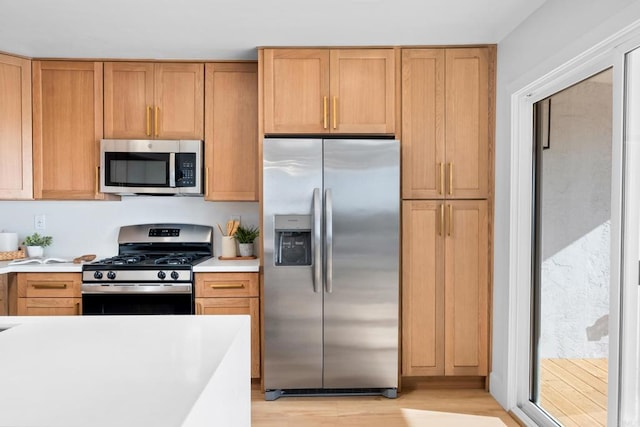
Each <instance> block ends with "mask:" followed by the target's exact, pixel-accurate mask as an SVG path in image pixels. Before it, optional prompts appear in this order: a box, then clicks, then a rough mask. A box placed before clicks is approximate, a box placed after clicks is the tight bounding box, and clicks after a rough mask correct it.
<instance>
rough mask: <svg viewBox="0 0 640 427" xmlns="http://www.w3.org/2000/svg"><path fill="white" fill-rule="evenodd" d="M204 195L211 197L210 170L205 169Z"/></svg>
mask: <svg viewBox="0 0 640 427" xmlns="http://www.w3.org/2000/svg"><path fill="white" fill-rule="evenodd" d="M204 194H206V195H209V168H204Z"/></svg>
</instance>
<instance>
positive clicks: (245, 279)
mask: <svg viewBox="0 0 640 427" xmlns="http://www.w3.org/2000/svg"><path fill="white" fill-rule="evenodd" d="M257 296H258V273H197V274H196V298H218V297H257Z"/></svg>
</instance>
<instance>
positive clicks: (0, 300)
mask: <svg viewBox="0 0 640 427" xmlns="http://www.w3.org/2000/svg"><path fill="white" fill-rule="evenodd" d="M8 315H9V283H8V281H7V275H6V274H0V316H8Z"/></svg>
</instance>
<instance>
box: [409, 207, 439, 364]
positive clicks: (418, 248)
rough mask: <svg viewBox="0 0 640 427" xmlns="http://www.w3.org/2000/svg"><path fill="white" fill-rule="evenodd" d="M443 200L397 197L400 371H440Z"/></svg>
mask: <svg viewBox="0 0 640 427" xmlns="http://www.w3.org/2000/svg"><path fill="white" fill-rule="evenodd" d="M443 209H444V205H443V203H440V202H436V201H405V202H403V203H402V374H403V375H407V376H421V375H444V217H443V212H444V211H443Z"/></svg>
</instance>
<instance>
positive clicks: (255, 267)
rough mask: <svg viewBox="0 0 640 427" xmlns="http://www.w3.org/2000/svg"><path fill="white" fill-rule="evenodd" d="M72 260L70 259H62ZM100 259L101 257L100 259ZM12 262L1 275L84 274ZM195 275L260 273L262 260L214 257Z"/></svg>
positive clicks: (1, 266) (64, 266) (76, 267)
mask: <svg viewBox="0 0 640 427" xmlns="http://www.w3.org/2000/svg"><path fill="white" fill-rule="evenodd" d="M60 258H64V259H71V258H69V257H60ZM102 258H104V257H102ZM98 259H100V257H98ZM9 263H10V261H0V274H4V273H68V272H78V273H80V272H82V264H74V263H71V262H69V263H50V264H37V263H34V264H18V265H9ZM193 271H194V272H195V273H216V272H229V273H233V272H258V271H260V259H250V260H238V261H235V260H234V261H221V260H219V259H218V258H217V257H212V258H211V259H208V260H207V261H204V262H201V263H200V264H196V265H195V266H194V267H193Z"/></svg>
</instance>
